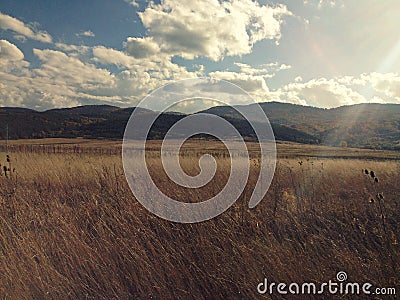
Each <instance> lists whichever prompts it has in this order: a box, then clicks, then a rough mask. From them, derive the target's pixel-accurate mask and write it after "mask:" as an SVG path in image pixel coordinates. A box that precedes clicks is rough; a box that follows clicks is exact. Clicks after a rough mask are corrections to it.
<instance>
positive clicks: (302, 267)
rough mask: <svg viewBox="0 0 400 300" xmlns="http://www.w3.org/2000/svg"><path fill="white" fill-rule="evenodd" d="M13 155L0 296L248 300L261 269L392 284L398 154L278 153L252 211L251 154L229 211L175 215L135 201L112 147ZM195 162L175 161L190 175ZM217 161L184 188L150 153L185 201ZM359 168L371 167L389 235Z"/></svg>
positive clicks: (201, 193)
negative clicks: (103, 151)
mask: <svg viewBox="0 0 400 300" xmlns="http://www.w3.org/2000/svg"><path fill="white" fill-rule="evenodd" d="M3 157H4V159H5V154H1V153H0V159H2V160H3ZM11 159H12V162H13V167H15V168H16V171H15V174H14V176H10V177H8V178H5V177H4V176H3V177H0V272H1V276H0V294H1V296H2V298H5V299H55V298H60V299H65V298H70V299H76V298H79V299H115V298H121V299H128V298H129V299H132V298H138V299H152V298H153V299H242V298H243V299H249V298H258V297H260V295H258V293H257V289H256V287H257V284H258V283H259V282H261V281H262V280H263V279H264V278H265V277H266V278H268V280H270V281H274V282H287V283H290V282H298V283H302V282H309V281H312V282H326V281H328V280H329V279H334V278H335V275H336V273H337V272H338V271H345V272H347V273H348V275H349V278H350V279H351V280H352V281H357V282H366V281H367V282H370V283H372V284H374V285H376V286H397V287H398V285H399V272H400V265H399V264H400V255H399V253H400V251H399V250H400V247H399V244H398V241H399V238H400V236H399V234H400V225H399V219H400V212H399V197H398V196H399V184H398V178H399V173H400V164H399V163H398V162H395V161H392V162H374V161H363V160H335V159H329V160H308V161H307V160H305V159H304V160H303V163H302V164H299V163H298V160H295V159H281V160H279V161H278V166H277V171H276V174H275V177H274V180H273V183H272V185H271V188H270V190H269V192H268V194H267V195H266V197H265V199H264V200H263V201H262V202H261V204H260V205H258V206H257V207H256V208H255V209H252V210H250V209H248V208H247V203H248V201H249V198H250V196H251V191H252V187H253V186H254V184H255V181H256V179H257V175H258V171H257V163H254V164H252V166H253V167H252V170H251V176H250V179H249V182H248V186H247V188H246V190H245V191H244V193H243V194H242V196H241V197H240V199H239V200H238V201H237V202H236V203H235V205H234V206H233V207H231V208H230V209H229V210H228V211H226V212H225V213H224V214H222V215H221V216H219V217H217V218H215V219H213V220H210V221H207V222H203V223H199V224H176V223H171V222H168V221H164V220H162V219H159V218H157V217H155V216H153V215H152V214H151V213H149V212H148V211H147V210H145V209H144V208H143V207H142V206H141V205H140V204H139V203H138V202H137V201H136V200H135V199H134V197H133V196H132V193H131V191H130V190H129V187H128V185H127V183H126V181H125V178H124V175H123V170H122V164H121V161H120V158H119V156H112V155H111V156H102V157H99V156H98V155H90V154H75V155H73V154H41V153H13V154H12V155H11ZM195 161H196V159H195V157H191V156H188V157H183V158H182V159H181V163H182V165H183V166H184V168H185V170H187V172H188V173H193V174H196V172H198V166H197V164H196V162H195ZM219 162H220V164H219V165H220V169H219V175H218V174H217V175H218V177H217V178H216V181H217V182H213V183H210V185H209V186H208V187H207V188H205V189H204V188H203V189H199V190H196V191H187V190H182V189H179V188H175V187H174V188H172V187H171V183H170V182H169V181H168V180H166V178H165V174H163V173H162V172H161V171H160V170H161V169H160V168H161V166H160V162H159V161H158V159H157V157H155V156H154V157H150V158H149V161H148V163H149V165H150V166H151V167H152V168H153V169H154V172H153V173H152V175H153V176H155V177H156V178H157V176H158V182H159V184H160V188H161V189H162V190H163V191H166V192H167V193H169V194H170V195H171V196H176V197H178V198H179V197H182V195H183V197H185V198H186V199H191V198H193V200H194V201H195V200H196V199H200V200H201V199H207V198H210V194H212V193H215V192H217V191H218V189H219V188H220V186H223V184H224V182H225V180H226V177H227V172H228V167H227V166H228V164H227V163H226V162H225V161H224V158H219ZM364 169H369V170H374V171H375V173H376V174H379V187H377V188H379V191H378V192H379V193H383V194H384V199H382V201H384V207H385V226H386V227H385V230H386V233H384V232H383V230H382V223H381V213H380V210H379V207H378V206H377V205H376V203H371V202H370V199H371V197H374V196H375V195H374V193H375V192H376V191H375V187H373V188H371V180H370V179H369V178H367V176H366V175H365V174H364V173H363V170H364ZM143 188H145V187H143ZM265 297H268V295H266V296H265ZM275 297H277V296H275ZM275 299H276V298H275Z"/></svg>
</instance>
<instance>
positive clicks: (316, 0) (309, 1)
mask: <svg viewBox="0 0 400 300" xmlns="http://www.w3.org/2000/svg"><path fill="white" fill-rule="evenodd" d="M303 3H304V4H305V5H314V6H317V7H318V8H320V9H321V8H323V7H335V6H343V5H344V2H343V0H304V1H303Z"/></svg>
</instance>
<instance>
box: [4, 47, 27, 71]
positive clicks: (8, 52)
mask: <svg viewBox="0 0 400 300" xmlns="http://www.w3.org/2000/svg"><path fill="white" fill-rule="evenodd" d="M27 66H29V63H28V62H27V61H24V54H23V53H22V51H21V50H20V49H18V47H17V46H15V45H14V44H12V43H10V42H9V41H7V40H0V67H1V69H2V70H4V71H11V70H15V69H19V68H23V67H27Z"/></svg>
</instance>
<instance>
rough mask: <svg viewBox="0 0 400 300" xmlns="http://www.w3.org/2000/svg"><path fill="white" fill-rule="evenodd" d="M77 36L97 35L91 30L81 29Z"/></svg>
mask: <svg viewBox="0 0 400 300" xmlns="http://www.w3.org/2000/svg"><path fill="white" fill-rule="evenodd" d="M75 35H76V36H84V37H95V36H96V35H95V34H94V33H93V31H91V30H86V31H81V32H79V33H77V34H75Z"/></svg>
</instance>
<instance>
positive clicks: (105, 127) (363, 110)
mask: <svg viewBox="0 0 400 300" xmlns="http://www.w3.org/2000/svg"><path fill="white" fill-rule="evenodd" d="M260 105H261V107H262V109H263V110H264V112H265V113H266V115H267V116H268V118H269V120H270V122H271V125H272V128H273V130H274V133H275V138H276V139H277V140H284V141H293V142H300V143H310V144H324V145H330V146H348V147H359V148H372V149H396V150H400V105H398V104H358V105H352V106H342V107H339V108H332V109H321V108H316V107H309V106H301V105H294V104H287V103H279V102H266V103H260ZM241 108H242V109H244V110H246V111H247V112H249V113H250V115H251V112H252V111H253V110H254V109H255V105H248V106H243V107H241ZM135 109H138V110H140V111H138V112H139V113H140V114H143V115H146V114H154V112H153V111H150V110H147V109H143V108H119V107H116V106H109V105H86V106H79V107H73V108H61V109H51V110H47V111H44V112H38V111H35V110H32V109H26V108H13V107H2V108H0V138H1V139H5V138H6V126H7V124H8V131H9V138H10V139H24V138H49V137H64V138H71V137H86V138H105V139H121V138H122V137H123V134H124V130H125V126H126V123H127V121H128V119H129V117H130V115H131V113H132V112H133V110H135ZM204 112H207V113H211V114H214V115H218V116H221V117H223V118H225V119H227V120H228V121H230V122H231V123H232V124H233V125H234V126H235V127H236V128H237V129H238V131H239V132H240V133H241V134H242V135H243V137H244V138H245V139H247V140H254V139H255V135H254V132H253V130H252V128H251V126H250V125H249V123H248V122H247V121H246V120H244V119H243V117H242V116H241V115H240V114H239V113H238V112H237V111H236V110H235V109H234V108H232V107H225V106H218V107H213V108H210V109H208V110H205V111H204ZM184 117H185V115H184V114H177V113H163V114H161V115H160V117H159V118H158V119H157V121H156V122H155V124H154V125H153V128H152V130H151V131H150V134H149V139H160V138H162V137H163V136H164V135H165V133H166V132H167V131H168V129H169V128H170V127H171V126H172V125H173V124H175V123H176V122H177V121H179V120H180V119H182V118H184ZM255 121H257V120H255Z"/></svg>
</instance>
